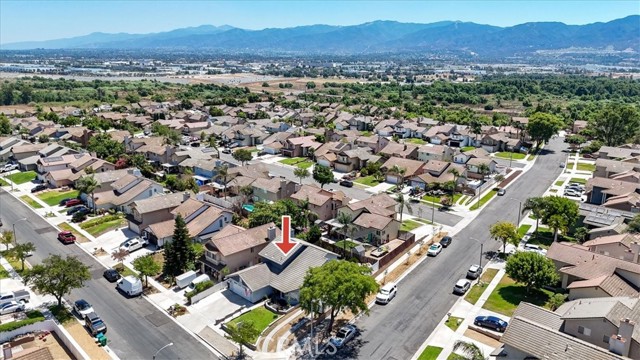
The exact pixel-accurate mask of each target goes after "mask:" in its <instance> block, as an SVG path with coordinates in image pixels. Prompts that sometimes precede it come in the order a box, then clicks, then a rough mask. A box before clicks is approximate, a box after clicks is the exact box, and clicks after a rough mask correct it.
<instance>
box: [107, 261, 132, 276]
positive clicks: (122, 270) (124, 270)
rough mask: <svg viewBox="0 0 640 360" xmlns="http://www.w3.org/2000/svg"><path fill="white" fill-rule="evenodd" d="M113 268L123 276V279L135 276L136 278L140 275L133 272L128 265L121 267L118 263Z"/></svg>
mask: <svg viewBox="0 0 640 360" xmlns="http://www.w3.org/2000/svg"><path fill="white" fill-rule="evenodd" d="M113 268H114V269H116V270H117V271H118V272H119V273H120V275H122V276H123V277H125V276H129V275H133V276H135V277H138V274H137V273H136V272H135V271H133V270H131V269H130V268H129V267H128V266H126V265H120V264H119V263H118V264H116V265H115V266H114V267H113Z"/></svg>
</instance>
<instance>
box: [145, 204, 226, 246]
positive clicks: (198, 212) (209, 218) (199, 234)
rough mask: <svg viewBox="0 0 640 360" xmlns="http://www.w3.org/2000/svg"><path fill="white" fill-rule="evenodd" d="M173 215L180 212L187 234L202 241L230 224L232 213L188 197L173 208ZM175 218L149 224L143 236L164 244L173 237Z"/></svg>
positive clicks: (195, 239) (160, 244) (155, 242)
mask: <svg viewBox="0 0 640 360" xmlns="http://www.w3.org/2000/svg"><path fill="white" fill-rule="evenodd" d="M171 213H172V214H173V215H174V216H175V215H177V214H180V215H181V216H182V217H183V218H184V220H185V222H186V223H187V230H188V231H189V236H190V237H191V238H192V239H193V240H194V241H197V242H203V241H205V240H207V239H209V238H211V237H212V236H213V234H215V233H217V232H218V231H220V230H222V229H223V228H224V227H225V226H227V225H229V224H231V218H232V216H233V213H232V212H231V211H229V210H226V209H223V208H221V207H218V206H216V205H213V204H210V203H207V202H204V201H199V200H195V199H188V200H187V201H185V202H183V203H182V204H180V206H178V207H176V208H175V209H173V211H172V212H171ZM174 228H175V220H174V219H171V220H167V221H162V222H159V223H155V224H151V225H149V226H148V227H147V228H145V229H144V232H143V234H144V236H145V237H146V238H147V239H149V241H150V242H151V243H153V244H155V245H156V246H158V247H162V246H164V244H165V242H167V241H171V239H172V238H173V230H174Z"/></svg>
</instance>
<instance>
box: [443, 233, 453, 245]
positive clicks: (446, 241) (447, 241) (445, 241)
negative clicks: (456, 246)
mask: <svg viewBox="0 0 640 360" xmlns="http://www.w3.org/2000/svg"><path fill="white" fill-rule="evenodd" d="M452 240H453V239H452V238H451V236H445V237H443V238H442V240H440V245H442V247H448V246H449V245H451V241H452Z"/></svg>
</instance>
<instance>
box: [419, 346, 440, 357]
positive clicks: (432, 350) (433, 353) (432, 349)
mask: <svg viewBox="0 0 640 360" xmlns="http://www.w3.org/2000/svg"><path fill="white" fill-rule="evenodd" d="M441 352H442V348H441V347H437V346H431V345H429V346H427V347H426V348H425V349H424V351H423V352H422V354H420V356H419V357H418V360H436V359H437V358H438V355H440V353H441Z"/></svg>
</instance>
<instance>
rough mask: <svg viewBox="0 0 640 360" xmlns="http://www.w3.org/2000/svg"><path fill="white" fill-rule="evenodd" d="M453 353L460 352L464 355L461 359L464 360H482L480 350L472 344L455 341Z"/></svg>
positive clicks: (482, 355) (482, 356)
mask: <svg viewBox="0 0 640 360" xmlns="http://www.w3.org/2000/svg"><path fill="white" fill-rule="evenodd" d="M453 351H460V352H461V353H463V354H464V355H463V357H462V359H465V360H484V354H483V353H482V349H480V348H479V347H478V345H476V344H474V343H472V342H468V341H462V340H457V341H456V342H455V343H454V344H453Z"/></svg>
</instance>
